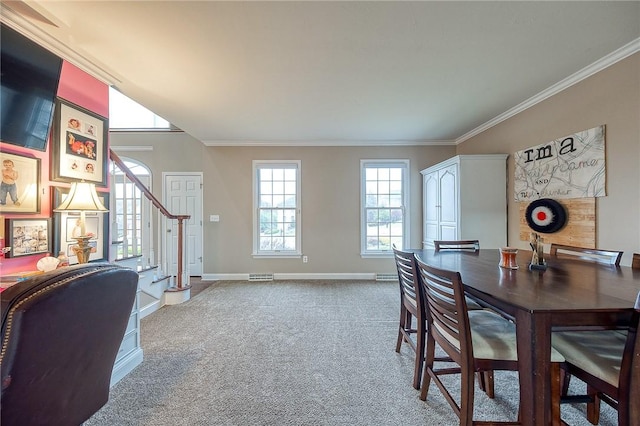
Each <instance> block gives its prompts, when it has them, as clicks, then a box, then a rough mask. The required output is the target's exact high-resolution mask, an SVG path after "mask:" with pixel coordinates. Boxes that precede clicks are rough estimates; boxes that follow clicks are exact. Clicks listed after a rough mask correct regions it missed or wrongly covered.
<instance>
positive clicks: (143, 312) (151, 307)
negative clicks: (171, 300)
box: [140, 300, 162, 319]
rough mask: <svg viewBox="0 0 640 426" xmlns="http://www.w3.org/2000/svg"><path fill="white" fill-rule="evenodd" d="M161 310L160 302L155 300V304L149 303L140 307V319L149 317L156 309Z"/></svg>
mask: <svg viewBox="0 0 640 426" xmlns="http://www.w3.org/2000/svg"><path fill="white" fill-rule="evenodd" d="M160 308H162V303H161V301H160V300H156V301H155V302H152V303H149V304H148V305H145V306H142V307H141V308H140V319H142V318H144V317H146V316H148V315H151V314H152V313H154V312H155V311H157V310H158V309H160Z"/></svg>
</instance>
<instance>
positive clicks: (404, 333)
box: [393, 245, 484, 389]
mask: <svg viewBox="0 0 640 426" xmlns="http://www.w3.org/2000/svg"><path fill="white" fill-rule="evenodd" d="M393 254H394V258H395V262H396V268H397V270H398V283H399V284H400V322H399V324H398V338H397V341H396V352H398V353H399V352H400V349H401V348H402V342H406V343H407V344H408V345H409V346H410V347H411V349H412V350H413V351H414V353H415V367H414V373H413V387H414V388H416V389H420V381H421V380H422V368H423V365H424V353H425V341H426V340H425V335H426V314H425V313H424V312H421V311H420V309H421V306H419V305H418V301H417V291H418V287H417V277H416V269H415V268H416V266H415V258H414V256H413V252H408V251H403V250H400V249H398V248H397V247H396V246H395V245H394V246H393ZM478 308H480V307H479V306H478ZM478 383H479V384H480V386H482V385H483V383H484V382H483V379H482V378H481V377H478Z"/></svg>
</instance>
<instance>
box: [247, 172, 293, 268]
mask: <svg viewBox="0 0 640 426" xmlns="http://www.w3.org/2000/svg"><path fill="white" fill-rule="evenodd" d="M301 164H302V162H301V161H300V160H253V161H252V167H253V251H252V253H251V255H252V256H253V257H254V258H260V259H269V258H271V259H274V258H277V259H283V258H291V259H299V258H300V257H302V208H301V201H302V196H301V188H302V171H301ZM262 166H270V167H274V168H277V167H281V168H295V169H296V170H297V174H296V250H287V251H264V250H263V251H260V250H259V247H260V245H259V244H260V243H259V241H260V226H259V224H258V222H259V220H260V213H259V211H260V209H259V195H260V194H258V170H259V169H260V168H261V167H262Z"/></svg>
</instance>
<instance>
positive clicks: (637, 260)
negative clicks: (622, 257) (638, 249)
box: [631, 253, 640, 269]
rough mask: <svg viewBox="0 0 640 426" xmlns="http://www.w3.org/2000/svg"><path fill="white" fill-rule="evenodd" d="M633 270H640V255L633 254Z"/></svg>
mask: <svg viewBox="0 0 640 426" xmlns="http://www.w3.org/2000/svg"><path fill="white" fill-rule="evenodd" d="M631 269H640V253H633V260H631Z"/></svg>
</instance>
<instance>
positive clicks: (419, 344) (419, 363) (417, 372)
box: [413, 323, 426, 389]
mask: <svg viewBox="0 0 640 426" xmlns="http://www.w3.org/2000/svg"><path fill="white" fill-rule="evenodd" d="M425 340H426V333H425V327H424V325H423V324H420V323H418V330H417V332H416V362H415V368H414V372H413V387H414V388H415V389H420V381H421V379H422V369H423V368H424V350H425V349H424V345H425Z"/></svg>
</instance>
